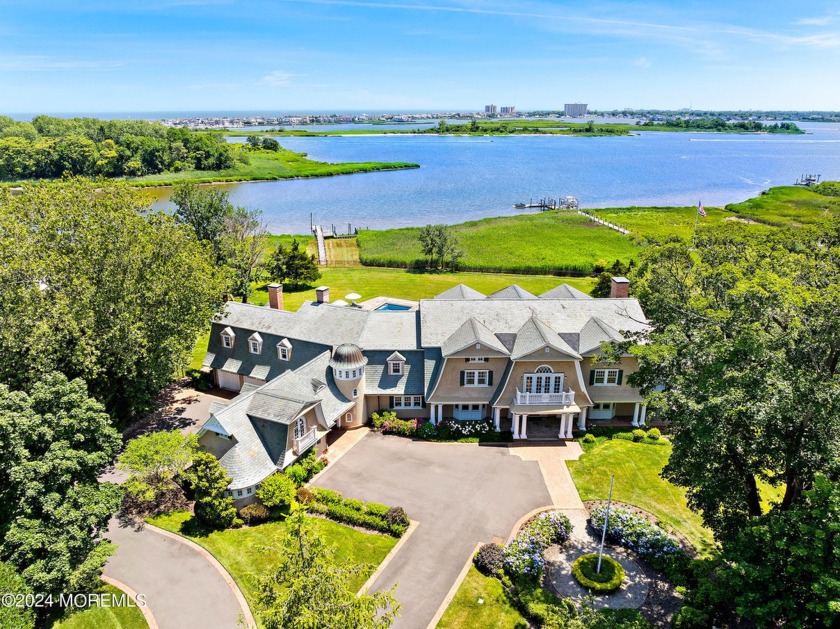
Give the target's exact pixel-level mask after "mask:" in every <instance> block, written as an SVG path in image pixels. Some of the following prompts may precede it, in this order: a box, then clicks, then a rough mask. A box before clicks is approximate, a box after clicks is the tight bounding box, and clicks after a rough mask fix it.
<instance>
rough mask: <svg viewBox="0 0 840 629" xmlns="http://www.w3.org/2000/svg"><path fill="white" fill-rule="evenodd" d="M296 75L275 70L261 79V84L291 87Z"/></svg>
mask: <svg viewBox="0 0 840 629" xmlns="http://www.w3.org/2000/svg"><path fill="white" fill-rule="evenodd" d="M295 76H297V75H295V74H292V73H291V72H285V71H283V70H274V72H270V73H268V74H266V75H265V76H264V77H263V78H262V79H260V84H261V85H268V86H269V87H289V86H291V84H292V79H293V78H294V77H295Z"/></svg>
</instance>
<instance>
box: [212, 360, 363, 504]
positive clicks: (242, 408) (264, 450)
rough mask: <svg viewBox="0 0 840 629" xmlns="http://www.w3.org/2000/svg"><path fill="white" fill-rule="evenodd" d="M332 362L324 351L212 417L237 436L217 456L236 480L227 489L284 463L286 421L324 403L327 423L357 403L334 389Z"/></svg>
mask: <svg viewBox="0 0 840 629" xmlns="http://www.w3.org/2000/svg"><path fill="white" fill-rule="evenodd" d="M329 360H330V352H329V351H323V352H321V354H319V355H318V356H317V357H315V358H314V359H313V360H311V361H309V362H308V363H306V364H305V365H302V366H301V367H300V368H298V369H297V370H296V371H294V372H292V371H287V372H285V373H283V374H281V375H280V376H278V377H276V378H274V379H273V380H271V381H270V382H268V383H266V384H264V385H262V386H261V387H258V388H256V389H253V390H250V391H248V392H245V393H241V394H240V395H238V396H236V397H235V398H234V399H233V400H231V401H230V402H229V403H228V404H227V405H225V406H224V407H223V408H219V409H217V410H216V411H215V413H214V414H213V415H212V416H211V419H214V420H215V421H216V422H218V424H219V425H220V426H222V428H223V429H224V430H225V431H226V432H227V433H228V434H230V435H233V438H234V440H235V443H234V445H233V446H232V447H231V448H230V449H229V450H228V451H227V452H226V453H225V454H224V456H223V457H222V458H221V459H220V460H219V462H220V463H221V465H222V467H223V468H225V470H226V471H227V473H228V474H229V475H230V476H231V478H232V479H233V480H232V481H231V483H230V485H229V486H228V488H229V489H231V490H236V489H241V488H243V487H250V486H252V485H255V484H257V483H259V482H261V481H262V480H263V479H265V478H266V477H267V476H269V475H270V474H272V473H273V472H274V471H275V470H277V469H278V468H280V467H282V466H283V464H284V462H285V461H286V458H288V457H286V456H285V454H286V452H285V444H286V434H287V430H288V428H287V424H288V423H289V422H291V421H292V420H294V418H295V417H297V416H299V415H300V414H301V413H303V412H306V410H307V409H309V408H312V406H313V405H316V404H320V405H321V409H322V411H323V415H324V417H325V418H327V421H333V420H334V419H335V418H336V417H338V416H340V415H341V414H342V413H344V412H345V411H347V410H348V409H350V408H351V407H352V406H353V405H354V402H353V401H352V400H348V399H347V398H346V397H344V395H342V393H341V391H339V390H338V387H336V385H335V381H334V380H333V378H332V369H330V368H329ZM324 382H325V383H326V386H319V385H321V384H323V383H324ZM208 421H210V420H208Z"/></svg>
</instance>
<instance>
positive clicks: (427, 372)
mask: <svg viewBox="0 0 840 629" xmlns="http://www.w3.org/2000/svg"><path fill="white" fill-rule="evenodd" d="M442 366H443V355H442V354H441V353H440V349H438V348H437V347H433V348H431V349H427V350H424V351H423V371H424V376H425V389H424V390H425V393H426V398H428V397H429V395H430V394H431V393H432V389H434V388H435V385H436V384H437V379H438V377H439V376H440V371H441V367H442Z"/></svg>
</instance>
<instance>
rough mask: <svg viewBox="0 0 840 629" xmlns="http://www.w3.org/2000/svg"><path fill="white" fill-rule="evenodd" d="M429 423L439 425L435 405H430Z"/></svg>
mask: <svg viewBox="0 0 840 629" xmlns="http://www.w3.org/2000/svg"><path fill="white" fill-rule="evenodd" d="M429 421H430V422H432V425H435V424H437V422H436V421H435V405H434V404H430V405H429Z"/></svg>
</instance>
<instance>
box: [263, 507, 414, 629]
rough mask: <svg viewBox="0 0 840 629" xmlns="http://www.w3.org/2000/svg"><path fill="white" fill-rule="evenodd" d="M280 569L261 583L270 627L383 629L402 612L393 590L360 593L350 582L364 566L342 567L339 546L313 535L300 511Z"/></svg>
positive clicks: (281, 556)
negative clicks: (357, 594) (335, 546)
mask: <svg viewBox="0 0 840 629" xmlns="http://www.w3.org/2000/svg"><path fill="white" fill-rule="evenodd" d="M287 522H288V524H289V533H288V536H287V537H286V538H285V539H284V540H283V546H282V548H280V549H278V552H277V557H278V558H279V559H280V565H279V566H278V567H277V569H276V570H275V571H274V572H273V574H271V575H269V576H267V577H264V578H262V579H261V580H260V592H259V595H258V601H259V605H260V608H261V611H260V616H261V617H262V621H263V624H264V625H265V627H266V629H281V628H282V629H311V628H312V627H324V628H325V629H346V628H348V627H352V628H353V629H384V628H385V627H390V626H391V623H392V622H393V620H394V617H395V616H396V615H397V613H398V612H399V603H397V600H396V599H395V598H394V593H393V588H392V589H390V590H384V591H379V592H376V593H375V594H366V593H365V594H361V595H359V596H356V593H355V592H354V591H353V590H352V589H350V587H349V583H350V582H352V580H353V578H354V577H356V576H357V575H359V574H360V573H361V572H362V570H363V569H364V566H358V565H350V566H348V565H339V564H338V561H337V559H336V553H335V548H334V547H332V546H330V545H329V544H327V542H326V540H324V538H323V537H321V536H320V535H318V534H317V533H315V532H314V531H313V530H312V528H311V525H310V524H309V523H308V522H307V519H306V516H304V515H303V513H302V512H297V513H295V514H293V515H292V516H291V517H290V518H289V519H288V520H287Z"/></svg>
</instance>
